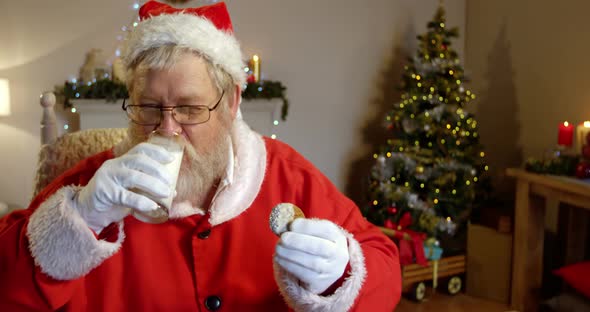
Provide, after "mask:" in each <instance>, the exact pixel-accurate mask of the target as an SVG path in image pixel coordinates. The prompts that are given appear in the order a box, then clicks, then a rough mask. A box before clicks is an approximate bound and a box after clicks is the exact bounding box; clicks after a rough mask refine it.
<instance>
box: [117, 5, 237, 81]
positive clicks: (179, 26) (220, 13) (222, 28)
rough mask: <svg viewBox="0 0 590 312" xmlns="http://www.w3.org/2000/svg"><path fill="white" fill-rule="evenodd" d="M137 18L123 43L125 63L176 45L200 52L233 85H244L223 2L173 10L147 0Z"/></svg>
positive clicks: (235, 42) (234, 40)
mask: <svg viewBox="0 0 590 312" xmlns="http://www.w3.org/2000/svg"><path fill="white" fill-rule="evenodd" d="M139 17H140V22H139V23H138V25H137V26H136V27H134V28H133V29H132V30H131V32H130V34H129V35H128V37H127V40H126V42H125V48H124V51H123V60H124V61H125V64H127V65H129V64H130V63H131V62H133V60H135V58H137V56H138V55H139V54H140V53H142V52H144V51H146V50H149V49H151V48H155V47H159V46H164V45H177V46H181V47H186V48H189V49H191V50H195V51H198V52H200V53H202V54H203V55H204V56H206V57H207V58H208V59H209V60H210V61H212V62H213V64H215V65H218V66H220V67H221V68H223V69H224V70H225V71H226V72H227V73H229V74H230V76H232V77H233V79H234V81H235V83H236V84H238V85H240V86H241V85H243V84H244V83H245V82H246V73H245V72H244V63H243V60H242V52H241V50H240V45H239V43H238V41H237V40H236V38H235V37H234V34H233V27H232V23H231V19H230V16H229V13H228V11H227V7H226V6H225V3H223V2H220V3H215V4H212V5H207V6H203V7H198V8H187V9H176V8H173V7H171V6H169V5H167V4H163V3H159V2H156V1H148V2H146V3H145V4H144V5H143V6H142V7H141V8H140V9H139Z"/></svg>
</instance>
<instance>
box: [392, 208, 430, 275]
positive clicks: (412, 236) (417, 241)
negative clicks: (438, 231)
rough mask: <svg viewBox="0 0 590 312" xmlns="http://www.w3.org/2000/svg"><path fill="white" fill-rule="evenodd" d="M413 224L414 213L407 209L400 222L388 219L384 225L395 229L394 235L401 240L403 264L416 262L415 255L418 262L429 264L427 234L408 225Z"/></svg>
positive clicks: (400, 253)
mask: <svg viewBox="0 0 590 312" xmlns="http://www.w3.org/2000/svg"><path fill="white" fill-rule="evenodd" d="M388 221H389V222H388ZM411 224H412V215H411V214H410V213H409V212H408V211H406V212H405V213H404V214H403V215H402V217H401V218H400V220H399V222H398V224H395V223H393V222H392V221H391V220H389V219H387V220H385V222H384V224H383V226H385V227H387V228H390V229H393V230H395V236H394V237H395V238H397V239H398V241H399V243H398V245H399V258H400V264H401V265H407V264H412V263H414V257H415V258H416V263H418V264H420V265H423V266H427V265H428V261H427V260H426V255H425V254H424V240H425V239H426V234H424V233H420V232H416V231H412V230H410V229H408V228H407V227H408V226H410V225H411ZM408 237H409V239H408Z"/></svg>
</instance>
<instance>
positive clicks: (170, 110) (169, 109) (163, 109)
mask: <svg viewBox="0 0 590 312" xmlns="http://www.w3.org/2000/svg"><path fill="white" fill-rule="evenodd" d="M224 95H225V90H223V91H222V92H221V96H220V97H219V100H217V103H215V105H214V106H213V107H209V106H206V105H178V106H170V107H164V106H161V105H132V104H129V105H125V101H127V98H125V99H123V104H122V105H121V108H122V109H123V110H124V111H125V113H126V115H127V118H129V120H131V121H132V122H134V123H136V124H138V125H141V126H157V125H159V124H160V123H161V122H162V116H163V115H164V114H163V112H165V111H168V112H171V113H172V118H173V119H174V121H176V122H178V123H179V124H181V125H198V124H202V123H206V122H207V121H209V119H211V112H212V111H214V110H215V109H216V108H217V107H218V106H219V103H221V99H223V96H224ZM128 107H151V108H159V109H160V120H159V122H158V123H139V122H137V121H135V120H133V119H132V118H131V117H130V116H129V113H128V112H127V108H128ZM177 107H203V108H206V109H207V110H208V113H209V115H208V116H207V120H205V121H201V122H194V123H187V122H180V121H178V120H176V116H175V115H174V109H175V108H177Z"/></svg>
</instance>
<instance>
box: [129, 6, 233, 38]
mask: <svg viewBox="0 0 590 312" xmlns="http://www.w3.org/2000/svg"><path fill="white" fill-rule="evenodd" d="M175 13H190V14H194V15H197V16H200V17H203V18H206V19H208V20H210V21H211V22H212V23H213V25H215V27H217V29H219V30H223V31H226V32H229V33H233V31H234V28H233V26H232V24H231V19H230V17H229V12H228V11H227V7H226V6H225V3H224V2H219V3H215V4H211V5H206V6H202V7H198V8H186V9H177V8H173V7H171V6H169V5H167V4H164V3H160V2H157V1H148V2H146V3H145V4H144V5H142V6H141V8H140V9H139V18H140V20H142V21H143V20H145V19H148V18H150V17H152V16H158V15H161V14H175Z"/></svg>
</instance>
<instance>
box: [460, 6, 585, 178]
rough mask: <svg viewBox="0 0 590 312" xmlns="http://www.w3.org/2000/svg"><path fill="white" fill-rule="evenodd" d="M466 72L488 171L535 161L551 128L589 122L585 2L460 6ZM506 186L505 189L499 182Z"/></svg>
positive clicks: (553, 138)
mask: <svg viewBox="0 0 590 312" xmlns="http://www.w3.org/2000/svg"><path fill="white" fill-rule="evenodd" d="M466 7H467V15H466V29H467V36H466V39H465V40H466V47H465V51H466V58H465V59H466V61H465V63H466V67H467V68H468V69H469V70H470V71H471V74H472V75H471V76H472V80H473V81H472V84H471V87H472V89H473V90H474V91H475V92H477V94H478V95H479V100H478V101H476V113H477V114H478V115H477V116H478V118H479V121H480V126H481V131H480V132H481V138H482V141H483V143H484V144H485V145H486V146H487V150H488V153H487V154H488V157H489V162H490V163H491V165H492V168H495V170H496V171H495V172H496V173H500V172H502V171H503V169H504V168H506V167H511V166H519V165H521V164H522V162H523V161H524V160H526V159H527V158H528V157H542V156H543V154H544V152H545V151H547V150H548V149H550V148H552V147H554V146H555V145H556V144H557V127H558V124H559V123H560V122H563V121H564V120H568V121H570V122H575V123H579V122H581V121H583V120H590V88H589V87H588V85H589V84H590V78H588V72H590V62H589V61H588V56H589V55H590V36H589V34H590V24H589V23H588V18H587V12H590V2H589V1H586V0H575V1H562V2H560V1H551V0H539V1H507V0H497V1H483V0H470V1H468V2H467V5H466ZM503 185H507V186H510V184H503Z"/></svg>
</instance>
